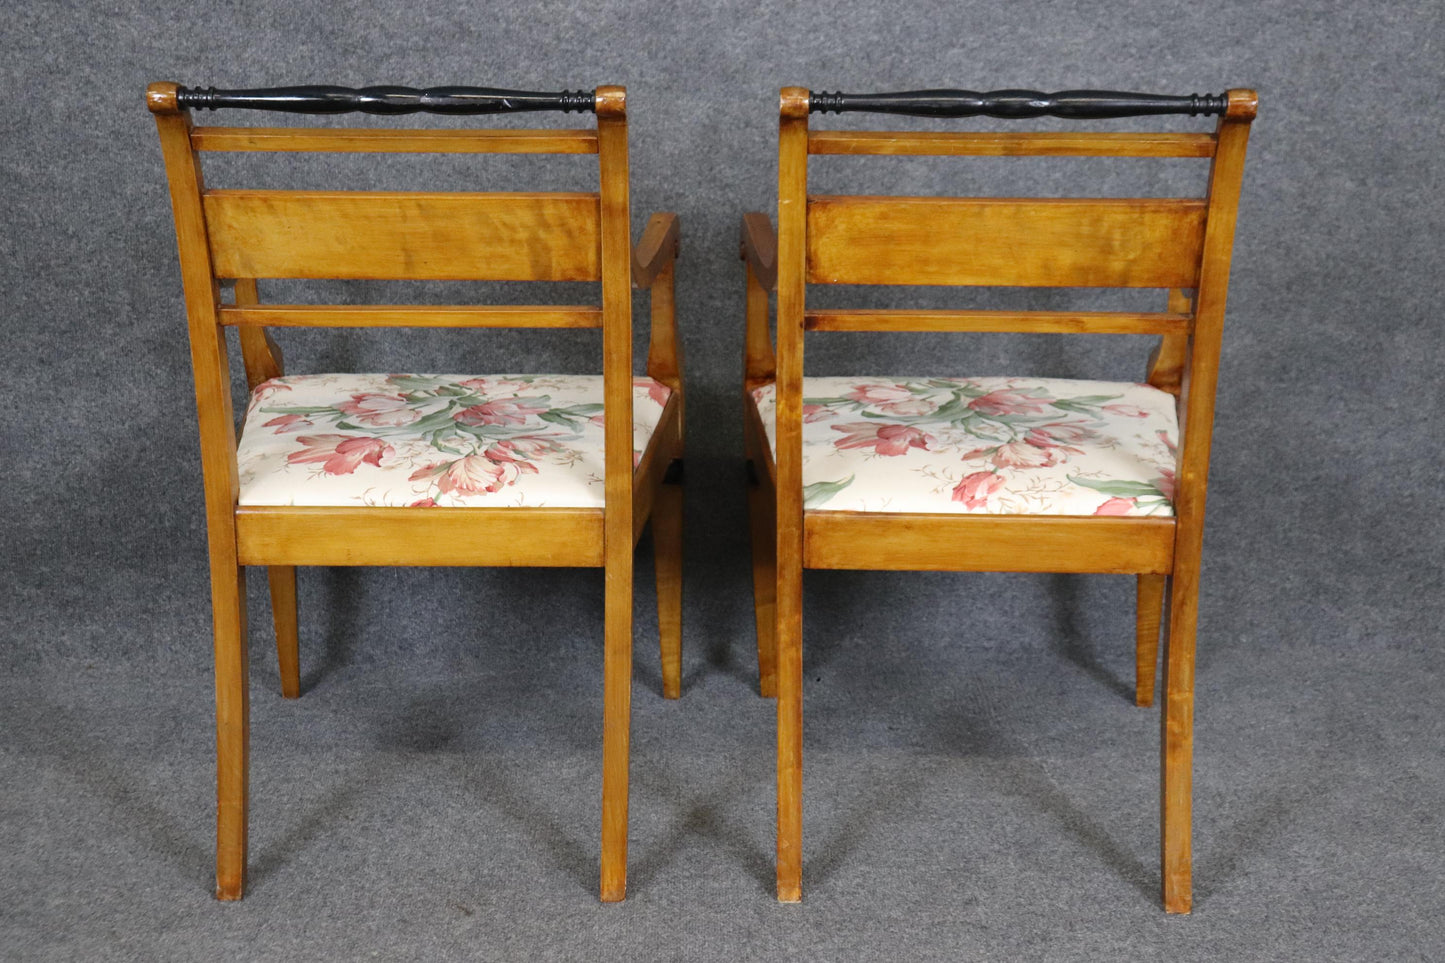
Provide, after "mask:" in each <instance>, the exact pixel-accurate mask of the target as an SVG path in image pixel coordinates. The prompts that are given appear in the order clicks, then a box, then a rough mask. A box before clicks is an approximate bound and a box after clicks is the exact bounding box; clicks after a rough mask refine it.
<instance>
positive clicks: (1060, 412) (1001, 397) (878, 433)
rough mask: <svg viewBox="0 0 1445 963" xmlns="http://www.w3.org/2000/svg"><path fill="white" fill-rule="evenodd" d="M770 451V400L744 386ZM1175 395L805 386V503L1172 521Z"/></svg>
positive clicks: (1127, 390) (1133, 388)
mask: <svg viewBox="0 0 1445 963" xmlns="http://www.w3.org/2000/svg"><path fill="white" fill-rule="evenodd" d="M753 399H754V401H755V402H756V403H757V406H758V412H759V414H760V415H761V416H762V421H763V425H764V427H765V428H766V430H767V434H768V442H769V444H771V445H773V446H774V449H775V450H776V445H777V440H776V435H775V431H774V419H775V416H776V403H775V392H774V388H773V386H772V385H764V386H763V387H761V388H758V389H756V390H754V391H753ZM1177 438H1178V423H1177V420H1176V417H1175V412H1174V396H1173V395H1170V394H1167V393H1165V392H1163V391H1160V390H1159V389H1157V388H1152V387H1150V386H1148V385H1141V384H1132V383H1129V382H1115V381H1075V380H1068V379H1061V378H871V377H868V378H864V377H852V378H804V379H803V486H804V487H803V499H804V506H805V507H807V508H811V509H823V510H827V511H853V512H925V513H975V514H989V515H1172V514H1173V513H1174V506H1173V498H1174V467H1175V445H1176V443H1177Z"/></svg>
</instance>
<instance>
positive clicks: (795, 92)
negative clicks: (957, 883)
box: [774, 87, 809, 903]
mask: <svg viewBox="0 0 1445 963" xmlns="http://www.w3.org/2000/svg"><path fill="white" fill-rule="evenodd" d="M807 203H808V91H807V90H805V89H803V88H801V87H785V88H783V91H782V103H781V118H780V124H779V133H778V262H777V263H778V315H777V326H778V381H777V386H778V387H777V455H776V462H777V502H776V506H777V516H776V517H777V549H776V564H777V573H778V581H777V598H776V606H777V626H776V628H775V630H774V640H775V641H774V645H775V647H776V659H777V685H778V843H777V849H778V854H777V859H778V864H777V887H778V899H779V900H780V901H782V902H785V903H796V902H798V901H799V900H801V899H802V898H803V888H802V887H803V883H802V878H803V312H804V310H805V303H804V291H805V288H804V281H805V277H806V273H807V265H808V220H809V219H808V208H807Z"/></svg>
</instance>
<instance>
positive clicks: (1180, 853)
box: [1159, 575, 1199, 913]
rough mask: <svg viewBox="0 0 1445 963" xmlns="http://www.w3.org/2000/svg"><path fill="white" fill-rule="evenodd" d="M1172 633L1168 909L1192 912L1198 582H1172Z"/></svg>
mask: <svg viewBox="0 0 1445 963" xmlns="http://www.w3.org/2000/svg"><path fill="white" fill-rule="evenodd" d="M1169 582H1170V587H1169V633H1168V635H1167V636H1166V637H1165V643H1164V706H1163V709H1162V711H1161V712H1160V713H1159V718H1160V727H1161V738H1160V743H1161V752H1162V756H1163V760H1162V761H1163V765H1162V767H1161V769H1162V773H1161V786H1160V800H1161V810H1162V811H1161V813H1160V851H1161V852H1160V864H1161V875H1162V877H1163V896H1164V909H1165V911H1166V912H1169V913H1188V912H1189V910H1190V908H1191V906H1192V903H1193V895H1192V869H1191V858H1192V857H1191V840H1190V834H1191V820H1192V815H1193V793H1194V638H1195V625H1196V617H1197V611H1198V608H1197V604H1198V597H1199V586H1198V583H1197V582H1195V581H1194V580H1193V579H1183V578H1180V577H1178V576H1177V575H1176V576H1175V577H1173V578H1171V579H1170V580H1169Z"/></svg>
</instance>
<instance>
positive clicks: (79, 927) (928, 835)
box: [0, 559, 1445, 960]
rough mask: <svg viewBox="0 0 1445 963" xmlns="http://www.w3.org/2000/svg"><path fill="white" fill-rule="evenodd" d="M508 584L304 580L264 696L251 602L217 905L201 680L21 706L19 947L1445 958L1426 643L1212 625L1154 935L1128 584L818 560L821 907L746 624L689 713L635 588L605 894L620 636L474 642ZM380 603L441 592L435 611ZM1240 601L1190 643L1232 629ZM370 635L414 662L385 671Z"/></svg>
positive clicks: (13, 769)
mask: <svg viewBox="0 0 1445 963" xmlns="http://www.w3.org/2000/svg"><path fill="white" fill-rule="evenodd" d="M646 561H647V560H646V559H642V560H640V563H639V564H640V573H641V574H644V575H645V569H646ZM690 574H692V573H690ZM705 580H706V581H714V583H715V584H716V583H722V584H724V585H729V587H730V588H731V589H735V590H738V591H745V586H744V585H741V584H737V583H739V582H740V581H741V580H740V579H738V578H736V577H734V578H731V579H729V578H727V577H726V576H725V574H724V573H721V572H717V571H712V570H709V569H707V568H706V567H704V568H703V569H702V571H701V573H700V574H699V577H697V578H690V583H691V584H693V585H696V584H697V583H698V582H700V581H705ZM525 581H526V580H525V577H522V576H517V575H516V573H506V575H505V576H504V577H501V578H500V579H498V578H489V577H486V576H475V575H472V574H469V573H456V572H421V571H406V572H374V573H364V574H359V573H355V572H348V571H344V570H307V571H305V572H303V581H302V597H303V605H308V607H310V608H311V609H312V610H313V611H315V610H316V608H317V607H319V606H321V605H323V604H325V603H327V602H329V603H331V604H332V605H333V606H334V605H335V604H336V602H337V601H338V600H339V598H341V597H350V598H353V600H354V601H353V604H352V605H350V606H347V608H348V609H349V613H348V615H347V616H346V617H345V618H341V619H336V617H335V613H334V612H333V613H332V616H331V618H330V619H328V618H327V617H325V616H322V615H321V614H320V613H317V614H316V616H315V617H313V618H312V619H309V620H307V622H308V625H309V626H310V631H309V632H308V638H307V639H306V640H305V644H304V646H303V650H304V657H303V678H304V688H305V691H304V694H303V697H302V698H301V699H300V700H299V701H295V702H286V701H283V700H282V699H281V698H280V696H279V693H278V691H277V690H278V686H277V682H276V672H275V666H274V660H273V659H272V657H271V652H270V646H269V636H270V633H269V630H268V628H267V627H266V626H265V622H266V614H267V613H266V607H265V602H264V599H261V598H255V599H253V602H254V614H253V621H254V622H255V623H256V624H255V626H254V627H253V633H252V634H253V639H254V640H255V642H254V644H253V652H254V656H255V658H254V666H253V686H254V698H253V709H252V712H253V740H252V753H253V760H254V764H253V783H252V799H253V803H252V817H251V825H252V840H251V860H250V866H251V879H250V888H249V890H248V893H247V896H246V898H245V900H244V901H242V902H240V903H234V904H220V903H216V902H214V901H213V900H212V899H211V898H210V895H209V888H210V885H211V853H212V850H211V846H212V835H211V832H212V830H211V827H212V811H213V810H212V802H211V800H212V796H211V793H212V783H211V771H210V764H211V756H210V752H211V736H210V705H209V677H208V675H207V673H206V672H205V671H204V666H203V665H202V664H199V663H200V660H199V659H198V660H196V661H197V663H198V664H196V665H190V666H181V665H174V664H171V665H160V666H145V665H140V664H131V665H127V666H117V665H113V664H99V663H79V662H78V663H75V664H73V665H71V666H69V667H68V668H67V671H65V672H53V671H50V672H35V673H18V674H15V675H12V676H10V677H8V678H6V679H5V680H4V681H3V682H0V704H3V705H4V706H5V725H4V728H3V732H0V785H3V786H4V792H3V793H0V848H3V851H4V852H5V853H6V854H7V856H6V860H5V863H6V866H5V870H4V874H3V877H0V893H3V901H0V932H3V933H4V942H3V944H0V956H3V957H5V958H8V959H23V960H102V959H104V960H110V959H134V960H163V959H164V960H172V959H174V960H199V959H221V958H227V959H258V960H286V959H297V960H300V959H337V960H342V959H359V958H367V959H370V958H376V959H401V960H411V959H415V960H440V959H458V960H462V959H482V960H552V959H556V960H581V959H604V960H605V959H645V960H652V959H657V960H736V959H777V958H797V959H809V960H875V959H876V960H896V959H910V960H912V959H917V960H961V959H984V960H1014V959H1039V960H1079V959H1098V960H1119V959H1170V960H1283V959H1290V960H1415V959H1418V960H1431V959H1440V958H1441V956H1442V954H1445V928H1442V927H1441V926H1440V922H1439V911H1440V909H1441V907H1442V905H1445V884H1442V880H1441V875H1440V872H1439V870H1440V867H1441V865H1442V863H1441V861H1442V857H1445V830H1442V825H1441V809H1440V803H1441V801H1442V800H1445V772H1442V767H1441V765H1440V761H1439V748H1440V746H1441V744H1442V736H1445V733H1442V722H1441V720H1440V714H1439V712H1438V706H1439V691H1440V686H1441V682H1442V680H1441V678H1440V673H1439V669H1438V660H1437V659H1435V658H1434V656H1433V654H1432V652H1431V651H1430V647H1429V646H1428V645H1426V644H1422V642H1421V641H1420V640H1412V639H1409V638H1404V637H1397V638H1391V639H1383V638H1382V639H1375V640H1372V643H1371V644H1369V645H1362V646H1348V647H1347V646H1340V645H1335V644H1331V642H1330V641H1329V640H1326V639H1321V638H1320V636H1319V634H1318V632H1316V631H1314V630H1313V629H1311V628H1309V627H1306V626H1304V625H1300V626H1298V627H1296V628H1291V627H1289V626H1288V625H1275V626H1272V627H1271V628H1269V629H1268V630H1264V631H1259V632H1253V631H1251V632H1249V633H1240V634H1222V633H1220V632H1218V631H1213V632H1209V633H1208V634H1207V635H1206V637H1205V639H1204V641H1203V644H1202V645H1201V661H1200V672H1199V686H1198V700H1199V710H1198V754H1197V768H1196V782H1195V787H1196V788H1195V798H1196V813H1197V817H1196V824H1195V853H1196V862H1195V866H1196V904H1195V911H1194V913H1193V915H1192V916H1190V917H1187V918H1181V917H1168V916H1166V915H1165V914H1164V913H1163V912H1162V910H1161V909H1160V905H1159V900H1158V895H1157V890H1158V884H1157V878H1158V877H1157V861H1156V852H1157V842H1156V839H1157V836H1156V833H1157V822H1156V813H1157V752H1158V750H1157V745H1158V715H1157V712H1156V711H1155V710H1150V709H1140V708H1135V707H1134V706H1133V705H1132V704H1131V701H1130V698H1129V695H1130V692H1131V688H1130V687H1131V685H1132V653H1131V650H1130V643H1129V640H1130V625H1129V618H1130V615H1131V606H1130V605H1129V602H1130V588H1131V586H1130V585H1129V584H1128V581H1129V580H1127V579H1122V578H1116V577H1092V578H1084V577H1061V576H1052V577H1049V576H1043V577H1037V576H1003V575H993V576H989V575H976V576H966V575H965V576H943V575H922V576H911V577H905V576H901V575H885V574H867V575H864V574H848V575H839V574H828V575H815V576H810V579H809V581H810V587H809V593H808V596H809V597H808V600H809V603H810V609H809V612H810V619H809V623H808V633H807V641H808V659H807V666H806V672H807V675H806V679H807V682H806V692H807V701H806V713H807V735H808V738H807V755H806V789H805V798H806V804H805V814H806V815H805V819H806V844H805V897H804V902H803V903H802V904H801V905H796V906H784V905H779V904H777V903H776V902H774V900H773V897H772V892H771V881H772V857H771V852H772V849H771V847H772V839H771V820H772V789H773V779H772V755H771V739H772V731H773V715H772V704H771V703H769V702H766V701H764V700H762V699H761V698H759V697H758V696H757V695H756V694H755V691H754V678H755V677H754V665H753V663H752V661H751V659H752V653H751V651H750V649H749V646H750V645H751V637H750V634H748V633H745V632H742V631H739V630H738V627H739V626H741V625H742V624H743V620H742V616H743V615H745V614H746V613H745V611H738V606H737V605H736V604H733V605H731V606H719V605H718V604H717V603H715V602H714V603H702V602H699V603H697V604H694V605H692V606H690V609H689V613H690V615H691V618H690V619H689V627H688V636H687V638H688V652H687V658H686V661H685V668H684V671H685V691H684V695H683V698H682V699H681V700H679V701H677V702H666V701H664V700H663V699H662V698H661V697H660V694H659V677H658V672H657V664H656V657H655V649H654V647H653V646H652V644H651V643H652V642H653V640H654V639H655V628H654V625H655V623H654V622H653V621H652V620H651V619H650V618H649V615H648V611H647V606H648V605H649V604H650V601H651V598H650V596H649V593H648V592H647V591H646V589H645V588H644V589H643V590H642V591H640V592H639V626H638V645H637V654H638V672H637V675H638V683H637V691H636V695H635V711H634V749H633V753H634V754H633V767H632V771H633V790H632V801H633V810H632V820H633V821H632V831H631V860H630V862H631V874H630V880H629V883H630V887H629V897H628V899H627V901H626V902H625V903H624V904H622V905H603V904H600V903H599V902H597V900H596V895H595V888H596V861H597V854H598V843H597V825H598V796H599V783H600V777H599V772H600V759H599V755H600V753H599V731H600V723H599V720H600V717H601V691H600V685H599V682H598V680H599V671H598V666H599V661H598V660H599V657H600V632H588V631H584V630H580V629H577V628H574V627H573V621H574V618H575V619H577V620H581V619H584V618H586V617H588V615H589V614H590V615H592V616H600V591H599V585H600V579H599V578H598V577H597V576H595V575H594V574H593V573H589V572H581V571H577V572H563V573H559V577H558V578H557V579H556V580H555V581H554V582H552V583H550V584H551V585H552V586H553V588H554V590H555V589H560V591H561V594H562V595H564V596H567V597H569V598H570V599H571V600H572V601H570V602H565V601H564V602H563V603H561V604H559V605H556V606H548V605H545V604H537V605H536V606H534V607H530V611H528V612H527V613H526V614H525V615H521V614H519V613H517V612H516V611H515V609H516V608H517V606H516V605H515V603H513V604H508V605H506V606H505V608H506V610H507V611H506V612H504V613H502V614H501V615H500V617H497V618H490V617H489V615H488V610H489V609H490V608H491V607H492V606H493V605H496V604H501V600H500V598H498V595H497V593H502V592H521V591H524V590H525ZM489 583H490V584H489ZM643 584H645V580H644V581H643ZM368 594H369V595H370V597H371V598H372V599H373V600H376V601H380V599H382V598H385V597H386V596H388V595H392V594H395V595H404V596H409V597H411V598H413V599H416V600H422V599H425V600H427V601H429V602H430V603H431V604H432V605H433V606H435V608H434V611H435V612H436V618H434V619H427V618H416V617H412V616H404V617H402V616H399V613H396V612H387V611H385V609H384V607H383V606H378V605H375V604H372V603H368V601H367V598H368ZM459 598H462V599H466V601H462V602H459V601H458V599H459ZM741 598H742V600H743V601H744V602H745V601H746V598H745V596H742V597H741ZM986 599H993V600H996V604H992V605H990V604H984V600H986ZM840 600H852V601H840ZM538 601H539V602H540V601H541V600H540V599H539V600H538ZM1220 608H1221V606H1219V605H1218V604H1215V605H1210V606H1207V607H1206V626H1209V625H1217V624H1218V623H1219V622H1226V623H1227V622H1229V619H1228V618H1227V617H1225V616H1221V615H1220V614H1219V610H1220ZM449 610H450V611H449ZM467 624H470V625H471V626H472V627H473V631H470V632H469V631H466V630H465V629H463V628H462V626H464V625H467ZM597 624H599V625H600V620H599V621H598V622H597ZM387 640H389V641H390V642H391V643H393V645H395V644H398V643H400V644H403V645H405V644H410V645H412V646H413V650H412V651H411V653H410V654H409V655H408V657H406V658H398V657H397V656H396V655H395V651H396V650H395V649H385V648H383V643H384V642H385V641H387ZM195 641H196V643H197V647H198V648H199V647H200V645H201V643H202V642H203V638H198V639H197V640H195ZM369 648H375V649H376V650H380V652H384V653H386V654H385V655H381V654H377V653H376V652H373V653H368V651H367V650H368V649H369Z"/></svg>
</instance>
